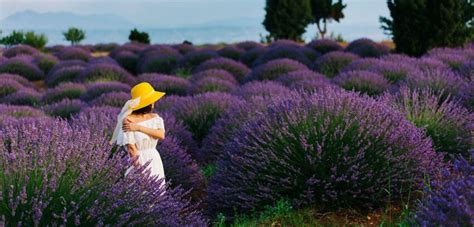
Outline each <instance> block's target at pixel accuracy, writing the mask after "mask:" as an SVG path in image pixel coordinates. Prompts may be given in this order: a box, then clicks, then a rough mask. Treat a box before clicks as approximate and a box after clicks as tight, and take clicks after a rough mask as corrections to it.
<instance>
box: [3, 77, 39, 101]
mask: <svg viewBox="0 0 474 227" xmlns="http://www.w3.org/2000/svg"><path fill="white" fill-rule="evenodd" d="M0 80H2V82H3V81H7V80H14V81H16V82H18V83H20V84H21V85H23V86H24V87H34V85H33V83H32V82H31V81H29V80H27V79H26V78H24V77H22V76H20V75H16V74H8V73H0ZM5 83H6V82H5ZM0 93H1V92H0ZM0 96H1V95H0Z"/></svg>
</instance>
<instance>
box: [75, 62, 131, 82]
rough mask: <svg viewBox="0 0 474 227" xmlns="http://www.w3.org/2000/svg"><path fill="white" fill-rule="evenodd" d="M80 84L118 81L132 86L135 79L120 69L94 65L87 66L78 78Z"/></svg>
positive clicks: (111, 66)
mask: <svg viewBox="0 0 474 227" xmlns="http://www.w3.org/2000/svg"><path fill="white" fill-rule="evenodd" d="M78 81H82V82H99V81H100V82H104V81H120V82H122V83H126V84H133V83H134V82H135V78H133V76H132V75H131V74H130V73H128V72H127V71H125V70H124V69H123V68H122V67H120V66H117V65H110V64H94V65H89V66H87V67H86V68H85V69H84V70H83V71H82V73H81V74H80V75H79V76H78Z"/></svg>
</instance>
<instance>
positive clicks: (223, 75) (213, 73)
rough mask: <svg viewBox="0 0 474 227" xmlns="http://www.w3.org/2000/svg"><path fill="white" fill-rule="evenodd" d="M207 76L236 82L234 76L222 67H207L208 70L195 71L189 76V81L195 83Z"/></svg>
mask: <svg viewBox="0 0 474 227" xmlns="http://www.w3.org/2000/svg"><path fill="white" fill-rule="evenodd" d="M209 77H211V78H217V79H221V80H225V81H229V82H232V83H235V84H238V82H237V80H236V79H235V77H234V76H232V74H231V73H229V72H228V71H226V70H223V69H208V70H205V71H201V72H198V73H195V74H193V75H192V76H191V77H190V78H189V81H190V82H191V83H195V82H197V81H199V80H202V79H205V78H209Z"/></svg>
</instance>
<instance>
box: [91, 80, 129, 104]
mask: <svg viewBox="0 0 474 227" xmlns="http://www.w3.org/2000/svg"><path fill="white" fill-rule="evenodd" d="M130 89H131V87H130V85H128V84H124V83H120V82H116V81H114V82H97V83H93V84H89V85H88V86H87V90H86V93H85V94H84V95H83V96H82V99H83V100H85V101H91V100H93V99H95V98H97V97H99V96H100V95H102V94H105V93H108V92H127V93H128V92H130Z"/></svg>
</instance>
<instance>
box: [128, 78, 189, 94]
mask: <svg viewBox="0 0 474 227" xmlns="http://www.w3.org/2000/svg"><path fill="white" fill-rule="evenodd" d="M137 81H138V82H148V83H150V84H151V85H152V86H153V88H155V89H156V90H158V91H162V92H165V93H166V94H167V95H181V96H184V95H186V94H187V92H188V89H189V87H190V83H189V81H188V80H186V79H183V78H180V77H177V76H170V75H164V74H156V73H147V74H142V75H140V76H138V78H137Z"/></svg>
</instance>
